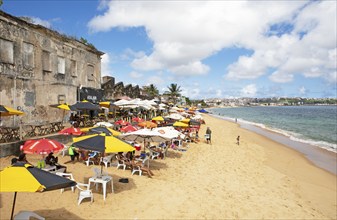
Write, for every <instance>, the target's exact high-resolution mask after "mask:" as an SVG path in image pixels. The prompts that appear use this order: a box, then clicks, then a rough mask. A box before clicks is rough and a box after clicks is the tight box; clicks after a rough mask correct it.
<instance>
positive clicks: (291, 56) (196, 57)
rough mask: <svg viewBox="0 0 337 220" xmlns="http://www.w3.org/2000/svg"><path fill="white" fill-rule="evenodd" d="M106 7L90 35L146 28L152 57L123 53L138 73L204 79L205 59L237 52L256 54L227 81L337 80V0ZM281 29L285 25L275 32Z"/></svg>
mask: <svg viewBox="0 0 337 220" xmlns="http://www.w3.org/2000/svg"><path fill="white" fill-rule="evenodd" d="M102 5H103V6H106V7H107V10H106V11H105V12H104V13H102V14H101V15H98V16H96V17H94V18H93V19H92V20H91V21H90V22H89V23H88V27H89V29H90V30H91V31H92V32H99V31H109V30H111V29H112V28H129V27H131V28H132V27H144V29H145V30H146V33H147V36H148V38H149V39H150V40H151V41H152V42H153V48H152V49H153V50H152V52H151V53H150V54H146V53H144V52H142V51H140V52H134V51H132V50H131V49H130V50H128V51H126V53H125V58H127V59H131V60H132V62H131V66H132V67H133V68H135V69H136V70H142V71H153V70H165V71H168V72H170V73H173V74H175V75H176V76H193V75H203V74H207V73H209V72H211V66H208V65H206V64H205V63H203V60H205V59H206V58H208V57H210V56H212V55H214V54H216V53H218V52H219V51H221V50H223V49H224V48H232V47H237V48H244V49H247V50H249V51H252V54H251V55H245V56H241V57H240V58H239V59H238V60H236V61H235V62H233V63H231V64H230V65H229V66H228V67H227V69H226V72H225V78H226V79H231V80H242V79H256V78H259V77H261V76H263V75H268V78H269V79H270V80H271V81H273V82H278V83H286V82H291V81H292V80H294V78H295V77H294V76H295V75H296V74H302V75H304V76H305V77H310V78H313V77H316V78H317V77H322V78H326V79H328V78H332V79H335V78H336V77H335V75H334V73H335V72H336V34H334V33H335V31H336V26H337V25H336V1H267V2H266V1H263V2H259V1H160V2H159V1H111V2H106V1H104V4H102ZM277 25H279V26H280V27H284V26H286V27H287V28H285V29H283V30H280V29H273V30H272V28H271V27H275V26H277ZM224 63H226V61H224ZM271 69H272V70H273V71H272V72H271V73H270V72H269V71H270V70H271ZM169 77H170V76H167V78H169Z"/></svg>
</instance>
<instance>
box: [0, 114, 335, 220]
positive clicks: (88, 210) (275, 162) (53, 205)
mask: <svg viewBox="0 0 337 220" xmlns="http://www.w3.org/2000/svg"><path fill="white" fill-rule="evenodd" d="M204 119H205V121H206V125H202V127H201V130H200V132H199V136H200V137H201V141H200V143H198V144H194V143H189V146H190V147H189V149H188V150H187V151H186V152H180V151H175V150H172V149H170V150H169V152H168V157H167V158H166V159H164V160H161V159H156V160H151V161H150V168H151V169H152V170H153V173H154V175H155V176H153V178H149V177H148V176H146V175H144V176H138V175H133V176H131V172H130V170H117V169H116V167H109V168H108V169H105V168H104V170H105V171H106V172H108V173H109V174H110V175H112V176H113V184H114V191H115V192H114V193H111V189H110V188H109V187H108V193H107V198H106V201H105V202H104V200H103V196H102V192H101V191H100V190H99V191H96V190H95V189H94V188H93V192H94V202H93V203H90V201H89V200H86V201H84V202H82V204H80V205H79V206H78V205H77V196H78V192H77V190H76V191H75V193H73V192H72V191H71V190H70V189H66V190H65V191H64V192H63V193H60V190H56V191H51V192H44V193H18V196H17V200H16V206H15V213H17V212H18V211H20V210H30V211H34V212H36V213H38V214H39V215H41V216H43V217H45V218H46V219H336V216H337V215H336V209H337V197H336V194H337V192H336V187H337V184H336V176H335V175H333V174H331V173H329V172H327V171H325V170H323V169H321V168H318V167H316V166H314V165H313V164H312V163H311V162H309V161H308V160H307V159H306V158H305V157H304V156H303V155H302V154H300V153H298V152H296V151H295V150H292V149H290V148H287V147H285V146H283V145H281V144H279V143H276V142H274V141H272V140H270V139H267V138H265V137H263V136H261V135H258V134H255V133H253V132H251V131H248V130H245V129H242V128H240V127H239V126H238V124H235V123H232V122H228V121H225V120H221V119H217V118H213V117H211V116H209V115H204ZM207 126H209V127H210V128H211V129H212V144H211V145H209V144H206V143H205V142H204V140H203V135H204V134H205V130H206V128H207ZM238 135H240V136H241V140H240V145H237V144H236V137H237V136H238ZM11 158H12V156H11V157H5V158H1V159H0V161H1V169H3V168H4V167H6V166H8V165H9V164H10V160H11ZM27 158H28V160H29V161H30V162H31V163H33V164H36V161H37V160H38V159H39V158H40V156H36V155H28V156H27ZM69 159H70V158H69V156H65V157H62V156H59V162H60V163H61V164H63V163H64V162H66V161H68V160H69ZM66 165H67V170H68V172H71V173H72V174H73V175H74V178H75V180H76V181H79V182H85V183H87V182H88V178H90V177H91V176H92V175H93V171H92V168H93V167H98V166H93V165H91V166H89V167H87V166H86V165H85V164H84V163H80V162H78V163H75V164H71V163H68V164H66ZM120 178H128V179H129V183H120V182H118V180H119V179H120ZM13 195H14V193H1V194H0V216H1V219H9V218H10V212H11V208H12V202H13Z"/></svg>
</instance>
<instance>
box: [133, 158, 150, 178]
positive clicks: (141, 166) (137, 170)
mask: <svg viewBox="0 0 337 220" xmlns="http://www.w3.org/2000/svg"><path fill="white" fill-rule="evenodd" d="M148 159H149V158H148V157H146V158H145V159H144V160H143V161H142V164H140V165H134V166H132V173H131V175H133V174H134V173H135V172H138V173H139V176H141V175H142V172H143V170H142V168H143V167H144V165H145V163H146V162H147V160H148ZM145 171H146V170H145Z"/></svg>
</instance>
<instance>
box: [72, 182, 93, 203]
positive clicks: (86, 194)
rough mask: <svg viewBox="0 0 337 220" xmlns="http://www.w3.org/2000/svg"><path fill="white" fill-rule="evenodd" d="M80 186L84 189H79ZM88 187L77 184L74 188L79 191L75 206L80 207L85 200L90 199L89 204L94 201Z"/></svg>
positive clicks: (87, 185)
mask: <svg viewBox="0 0 337 220" xmlns="http://www.w3.org/2000/svg"><path fill="white" fill-rule="evenodd" d="M81 186H82V187H86V188H85V189H84V188H81ZM89 187H90V186H89V184H84V183H77V185H76V188H77V189H79V193H78V204H77V205H80V204H81V202H82V200H83V199H86V198H90V202H91V203H92V202H93V201H94V195H93V194H92V191H91V190H90V189H89Z"/></svg>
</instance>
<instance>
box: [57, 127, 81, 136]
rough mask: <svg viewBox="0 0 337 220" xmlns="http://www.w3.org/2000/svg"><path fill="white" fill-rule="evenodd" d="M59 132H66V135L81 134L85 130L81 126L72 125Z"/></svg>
mask: <svg viewBox="0 0 337 220" xmlns="http://www.w3.org/2000/svg"><path fill="white" fill-rule="evenodd" d="M58 133H59V134H64V135H81V134H82V133H83V132H82V131H81V129H79V128H74V127H70V128H64V129H62V130H61V131H59V132H58Z"/></svg>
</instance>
